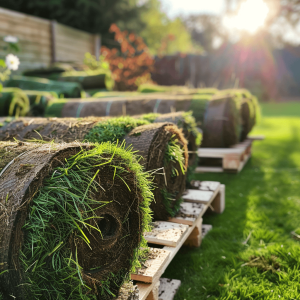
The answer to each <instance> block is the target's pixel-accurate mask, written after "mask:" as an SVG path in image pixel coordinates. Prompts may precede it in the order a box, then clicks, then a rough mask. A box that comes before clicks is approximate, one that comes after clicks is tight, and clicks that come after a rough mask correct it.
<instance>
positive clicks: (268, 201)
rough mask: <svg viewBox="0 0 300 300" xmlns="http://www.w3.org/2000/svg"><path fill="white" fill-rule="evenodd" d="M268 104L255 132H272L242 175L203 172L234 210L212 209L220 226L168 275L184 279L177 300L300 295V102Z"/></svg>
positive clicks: (209, 220)
mask: <svg viewBox="0 0 300 300" xmlns="http://www.w3.org/2000/svg"><path fill="white" fill-rule="evenodd" d="M262 111H263V115H264V117H263V118H262V120H261V122H260V124H259V125H258V126H257V127H256V128H255V130H254V131H253V134H264V135H265V137H266V139H265V140H264V141H257V142H255V143H254V146H253V156H252V158H251V160H250V161H249V162H248V164H247V166H246V167H245V168H244V170H243V171H242V172H241V173H240V174H238V175H234V174H226V173H225V174H209V173H208V174H200V175H195V179H199V180H212V181H220V182H221V183H224V184H225V185H226V209H225V212H224V213H223V214H222V215H214V214H209V215H205V216H204V222H203V223H204V224H212V225H213V230H212V231H210V233H209V234H208V235H207V236H206V237H205V239H204V240H203V242H202V245H201V247H200V248H199V249H191V248H187V247H184V248H182V249H181V250H180V252H179V253H178V254H177V255H176V257H175V259H174V260H173V262H172V263H171V264H170V266H169V267H168V269H167V270H166V272H165V274H164V275H163V277H167V278H174V279H180V280H181V281H182V286H181V288H180V290H179V291H178V293H177V295H176V298H175V299H176V300H179V299H180V300H184V299H186V300H196V299H197V300H199V299H228V300H229V299H289V300H290V299H300V242H297V241H294V240H293V239H292V238H291V236H290V232H291V231H293V230H295V229H296V228H299V227H300V103H299V104H298V103H283V104H264V105H262ZM248 236H250V238H249V240H248V242H247V243H246V244H243V241H245V240H246V239H247V237H248ZM249 260H252V263H250V266H249V264H248V265H245V263H247V262H249ZM253 260H254V261H253Z"/></svg>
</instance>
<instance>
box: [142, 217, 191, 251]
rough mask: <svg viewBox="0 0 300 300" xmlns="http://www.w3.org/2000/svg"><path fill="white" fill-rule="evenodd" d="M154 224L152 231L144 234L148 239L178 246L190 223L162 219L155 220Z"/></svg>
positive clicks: (165, 244)
mask: <svg viewBox="0 0 300 300" xmlns="http://www.w3.org/2000/svg"><path fill="white" fill-rule="evenodd" d="M152 225H153V229H152V231H151V232H147V233H146V234H145V235H144V237H145V239H146V241H147V242H148V243H152V244H157V245H164V246H170V247H176V246H177V245H178V243H179V242H180V240H181V239H182V237H183V236H184V234H185V232H186V231H187V230H188V228H189V226H188V225H183V224H177V223H172V222H162V221H157V222H154V223H153V224H152Z"/></svg>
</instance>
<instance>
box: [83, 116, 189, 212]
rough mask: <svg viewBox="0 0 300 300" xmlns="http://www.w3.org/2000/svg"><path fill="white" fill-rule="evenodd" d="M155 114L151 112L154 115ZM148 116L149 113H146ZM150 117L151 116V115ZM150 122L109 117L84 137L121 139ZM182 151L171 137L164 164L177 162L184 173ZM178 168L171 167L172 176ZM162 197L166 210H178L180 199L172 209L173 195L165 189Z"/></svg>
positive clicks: (93, 140)
mask: <svg viewBox="0 0 300 300" xmlns="http://www.w3.org/2000/svg"><path fill="white" fill-rule="evenodd" d="M154 115H155V114H153V116H154ZM148 116H149V115H148ZM151 117H152V116H151ZM149 123H150V122H149V121H147V117H146V118H145V119H143V118H142V119H136V118H132V117H129V116H125V117H120V118H111V119H108V120H107V121H105V122H101V123H99V124H98V125H97V126H95V127H93V128H92V130H91V131H90V132H89V133H88V134H87V135H86V137H85V139H86V140H88V141H89V142H106V141H117V140H122V139H123V138H124V137H125V135H127V134H128V133H129V132H130V131H131V130H132V129H134V128H136V127H137V126H141V125H146V124H149ZM183 154H184V151H183V149H182V148H181V147H180V145H179V143H178V140H177V139H175V138H173V139H171V140H170V142H169V143H168V145H167V150H166V153H165V159H164V161H165V166H166V165H168V164H169V163H170V162H176V161H177V162H178V163H179V165H180V168H181V171H182V173H183V174H184V173H185V171H186V170H185V168H184V155H183ZM178 171H179V170H176V168H173V170H172V172H173V176H177V174H178ZM162 194H163V197H164V199H165V202H164V204H165V207H166V209H167V212H168V213H169V214H170V215H171V216H174V215H176V213H177V212H178V209H179V205H180V203H181V202H182V200H181V199H179V200H178V201H177V203H176V204H175V206H174V209H173V210H172V208H171V203H172V202H170V201H173V198H174V197H173V195H169V194H168V193H167V191H166V190H165V191H162Z"/></svg>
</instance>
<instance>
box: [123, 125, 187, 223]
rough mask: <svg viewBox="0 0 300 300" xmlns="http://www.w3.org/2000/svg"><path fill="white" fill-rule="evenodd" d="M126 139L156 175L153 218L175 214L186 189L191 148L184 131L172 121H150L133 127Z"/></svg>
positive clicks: (142, 162)
mask: <svg viewBox="0 0 300 300" xmlns="http://www.w3.org/2000/svg"><path fill="white" fill-rule="evenodd" d="M125 141H126V144H127V145H128V146H129V145H131V146H132V148H133V150H135V151H138V153H137V154H138V155H140V156H141V160H140V163H141V164H142V165H143V166H144V167H145V170H146V171H148V172H151V173H152V174H153V176H154V180H153V182H154V185H155V190H154V199H155V202H153V203H152V204H151V209H152V210H153V217H154V219H155V220H167V219H168V218H169V217H172V216H173V215H174V214H176V211H177V210H178V208H179V206H178V203H179V202H180V201H181V196H182V194H183V192H184V190H185V176H186V170H187V166H188V149H187V141H186V139H185V138H184V136H183V134H182V131H181V130H179V129H178V127H177V126H176V125H174V124H172V123H154V124H148V125H143V126H139V127H137V128H135V129H133V130H132V131H131V132H130V133H129V134H128V135H127V136H126V137H125Z"/></svg>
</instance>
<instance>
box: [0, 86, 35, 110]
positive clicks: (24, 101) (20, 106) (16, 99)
mask: <svg viewBox="0 0 300 300" xmlns="http://www.w3.org/2000/svg"><path fill="white" fill-rule="evenodd" d="M29 110H30V101H29V98H28V97H27V95H26V93H24V92H23V91H22V90H21V89H18V88H2V90H1V91H0V116H25V115H26V114H27V113H28V112H29Z"/></svg>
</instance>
